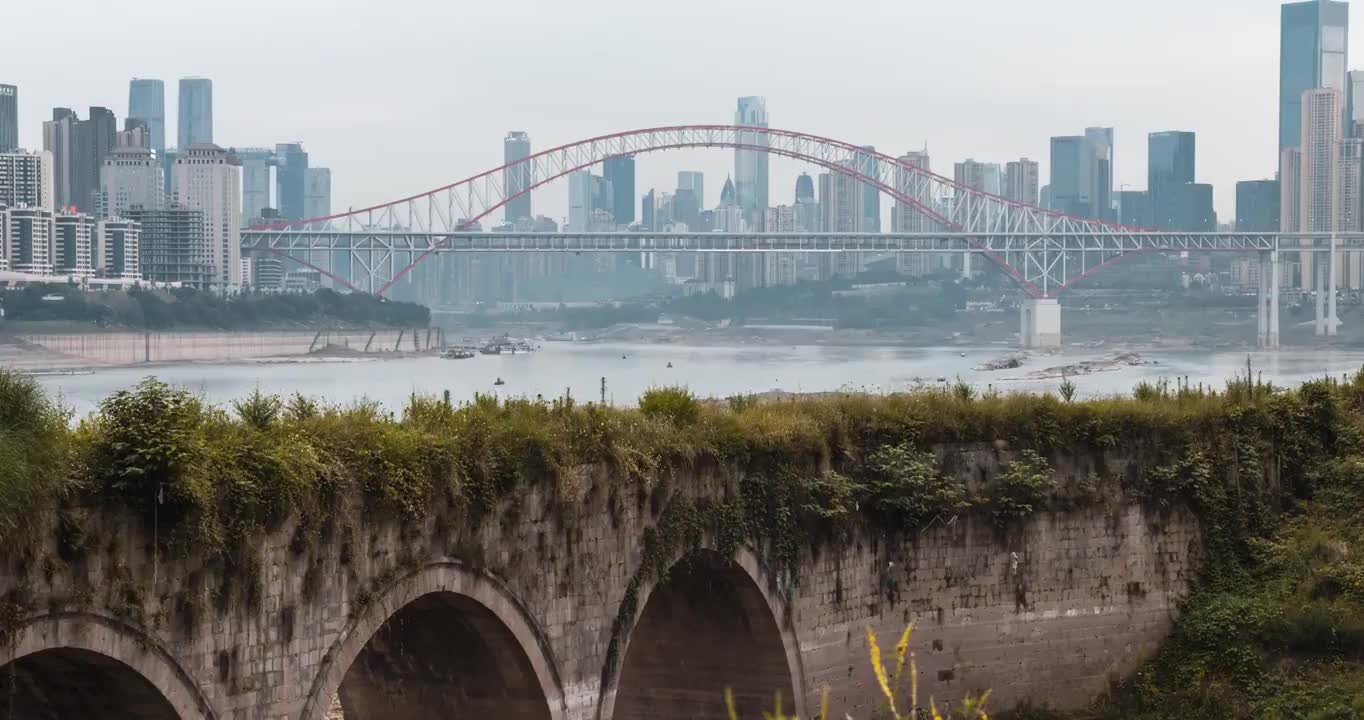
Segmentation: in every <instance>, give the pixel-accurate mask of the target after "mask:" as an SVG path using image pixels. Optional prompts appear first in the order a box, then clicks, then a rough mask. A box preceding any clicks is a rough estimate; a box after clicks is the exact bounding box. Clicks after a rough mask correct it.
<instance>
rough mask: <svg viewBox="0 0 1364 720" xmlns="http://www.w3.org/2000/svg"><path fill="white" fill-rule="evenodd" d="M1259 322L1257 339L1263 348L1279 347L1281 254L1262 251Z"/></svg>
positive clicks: (1257, 316) (1257, 317)
mask: <svg viewBox="0 0 1364 720" xmlns="http://www.w3.org/2000/svg"><path fill="white" fill-rule="evenodd" d="M1256 304H1257V307H1258V312H1256V320H1257V322H1258V323H1259V326H1258V330H1257V334H1256V340H1257V344H1258V346H1259V347H1260V348H1261V349H1264V350H1277V349H1278V348H1279V254H1278V253H1277V252H1274V251H1272V250H1271V251H1268V252H1262V253H1260V287H1259V292H1258V294H1257V296H1256Z"/></svg>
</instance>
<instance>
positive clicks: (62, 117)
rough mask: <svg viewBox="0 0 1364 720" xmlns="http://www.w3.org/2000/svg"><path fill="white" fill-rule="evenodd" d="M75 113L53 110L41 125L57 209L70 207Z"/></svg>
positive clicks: (65, 109) (74, 157)
mask: <svg viewBox="0 0 1364 720" xmlns="http://www.w3.org/2000/svg"><path fill="white" fill-rule="evenodd" d="M78 122H80V119H79V118H77V117H76V111H74V110H72V109H70V108H53V110H52V119H51V120H49V121H47V122H44V123H43V150H46V151H47V152H50V153H52V182H53V185H52V187H53V194H52V197H53V199H54V200H55V201H56V203H57V206H58V207H70V206H71V205H72V204H73V203H72V198H73V197H74V196H73V195H72V192H71V181H72V176H73V174H74V172H75V168H74V165H75V161H76V146H75V140H76V137H75V136H76V123H78Z"/></svg>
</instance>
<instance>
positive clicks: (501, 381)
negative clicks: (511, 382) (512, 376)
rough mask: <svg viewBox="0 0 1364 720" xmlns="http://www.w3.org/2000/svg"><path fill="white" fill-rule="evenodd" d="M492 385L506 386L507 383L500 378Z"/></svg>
mask: <svg viewBox="0 0 1364 720" xmlns="http://www.w3.org/2000/svg"><path fill="white" fill-rule="evenodd" d="M493 384H494V385H506V384H507V381H506V380H503V379H502V378H498V379H497V381H496V382H494V383H493Z"/></svg>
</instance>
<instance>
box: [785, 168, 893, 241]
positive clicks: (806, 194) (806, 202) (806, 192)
mask: <svg viewBox="0 0 1364 720" xmlns="http://www.w3.org/2000/svg"><path fill="white" fill-rule="evenodd" d="M892 220H893V218H892ZM796 227H797V230H798V231H799V232H809V233H812V232H819V197H818V196H816V195H815V179H814V178H812V177H810V174H809V173H801V174H800V176H799V177H797V178H796Z"/></svg>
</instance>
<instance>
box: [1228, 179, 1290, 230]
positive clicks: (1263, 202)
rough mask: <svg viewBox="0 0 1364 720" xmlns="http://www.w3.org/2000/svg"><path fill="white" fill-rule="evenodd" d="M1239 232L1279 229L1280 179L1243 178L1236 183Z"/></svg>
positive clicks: (1237, 225)
mask: <svg viewBox="0 0 1364 720" xmlns="http://www.w3.org/2000/svg"><path fill="white" fill-rule="evenodd" d="M1236 230H1237V232H1278V231H1279V181H1278V180H1242V181H1241V182H1238V183H1236Z"/></svg>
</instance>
